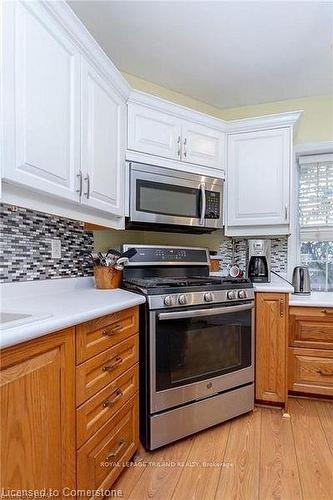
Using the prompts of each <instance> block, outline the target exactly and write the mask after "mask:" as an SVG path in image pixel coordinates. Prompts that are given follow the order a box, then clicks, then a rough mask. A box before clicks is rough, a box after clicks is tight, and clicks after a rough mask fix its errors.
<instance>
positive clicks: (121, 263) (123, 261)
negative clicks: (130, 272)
mask: <svg viewBox="0 0 333 500" xmlns="http://www.w3.org/2000/svg"><path fill="white" fill-rule="evenodd" d="M127 263H128V257H120V259H118V260H117V262H116V264H115V266H114V267H115V269H117V270H118V271H122V270H123V269H124V265H125V264H127Z"/></svg>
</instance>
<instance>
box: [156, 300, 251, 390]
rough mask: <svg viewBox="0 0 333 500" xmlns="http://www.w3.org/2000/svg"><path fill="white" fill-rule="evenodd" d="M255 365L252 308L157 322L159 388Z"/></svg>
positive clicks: (157, 376) (185, 383) (167, 387)
mask: <svg viewBox="0 0 333 500" xmlns="http://www.w3.org/2000/svg"><path fill="white" fill-rule="evenodd" d="M248 366H251V310H250V309H249V310H246V311H241V312H237V313H227V314H219V315H216V316H206V317H205V316H203V317H197V318H196V317H193V318H191V319H172V320H163V321H159V320H158V319H157V324H156V390H157V391H162V390H165V389H170V388H173V387H179V386H181V385H187V384H191V383H193V382H197V381H200V380H205V379H208V378H212V377H216V376H220V375H223V374H226V373H230V372H233V371H235V370H240V369H242V368H246V367H248Z"/></svg>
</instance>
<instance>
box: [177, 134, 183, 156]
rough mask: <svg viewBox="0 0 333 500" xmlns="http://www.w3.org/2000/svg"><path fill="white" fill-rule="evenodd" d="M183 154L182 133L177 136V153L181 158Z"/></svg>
mask: <svg viewBox="0 0 333 500" xmlns="http://www.w3.org/2000/svg"><path fill="white" fill-rule="evenodd" d="M181 154H182V150H181V139H180V135H179V136H178V137H177V155H178V156H179V158H180V157H181Z"/></svg>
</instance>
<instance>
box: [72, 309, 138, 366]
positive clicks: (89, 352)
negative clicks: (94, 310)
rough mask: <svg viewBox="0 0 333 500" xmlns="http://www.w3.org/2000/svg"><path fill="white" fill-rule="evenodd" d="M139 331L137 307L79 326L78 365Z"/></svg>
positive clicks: (77, 333)
mask: <svg viewBox="0 0 333 500" xmlns="http://www.w3.org/2000/svg"><path fill="white" fill-rule="evenodd" d="M138 331H139V313H138V308H137V307H132V308H130V309H125V310H124V311H119V312H116V313H114V314H109V315H108V316H103V317H102V318H97V319H93V320H91V321H87V322H86V323H82V324H81V325H78V326H77V327H76V364H80V363H82V362H83V361H86V360H87V359H89V358H91V357H92V356H95V355H96V354H99V353H100V352H103V351H105V349H108V348H109V347H112V346H114V345H115V344H118V342H121V341H122V340H125V339H126V338H127V337H130V336H131V335H133V334H134V333H137V332H138Z"/></svg>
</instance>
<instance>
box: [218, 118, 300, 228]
mask: <svg viewBox="0 0 333 500" xmlns="http://www.w3.org/2000/svg"><path fill="white" fill-rule="evenodd" d="M290 134H291V132H290V130H289V128H281V129H274V130H264V131H257V132H246V133H239V134H232V135H230V136H229V138H228V172H227V176H228V182H227V199H228V202H227V203H228V213H227V225H228V226H263V225H267V226H270V225H285V226H288V225H289V175H290Z"/></svg>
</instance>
